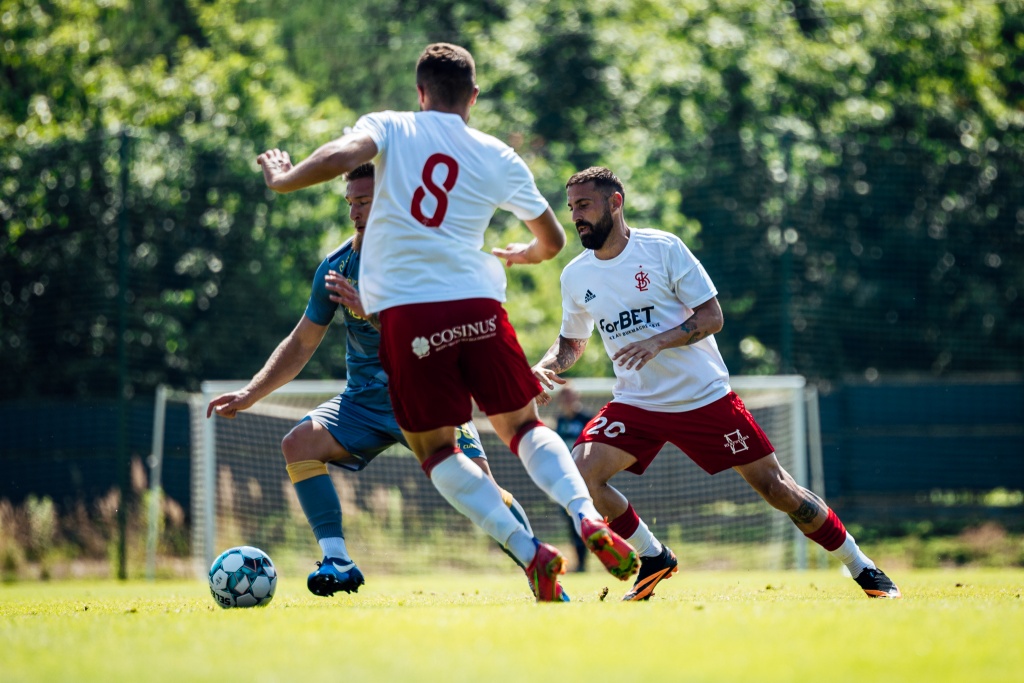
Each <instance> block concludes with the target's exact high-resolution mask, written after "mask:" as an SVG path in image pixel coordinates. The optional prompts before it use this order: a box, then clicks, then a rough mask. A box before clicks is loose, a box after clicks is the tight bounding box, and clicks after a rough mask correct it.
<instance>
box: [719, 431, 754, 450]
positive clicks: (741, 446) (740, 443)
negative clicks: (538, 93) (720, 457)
mask: <svg viewBox="0 0 1024 683" xmlns="http://www.w3.org/2000/svg"><path fill="white" fill-rule="evenodd" d="M722 436H724V437H725V447H726V448H728V449H729V450H731V451H732V454H733V455H736V454H737V453H742V452H743V451H747V450H750V449H749V448H748V447H747V439H749V438H750V437H749V436H743V435H742V434H740V430H738V429H737V430H736V431H735V432H731V433H729V434H723V435H722Z"/></svg>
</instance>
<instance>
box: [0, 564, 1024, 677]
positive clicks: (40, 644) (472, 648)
mask: <svg viewBox="0 0 1024 683" xmlns="http://www.w3.org/2000/svg"><path fill="white" fill-rule="evenodd" d="M893 576H894V578H895V579H896V581H897V583H898V584H899V585H900V587H901V588H902V589H903V592H904V595H905V596H906V597H905V598H904V599H903V600H901V601H882V600H869V599H867V598H865V597H864V596H863V594H862V593H861V592H860V590H859V589H858V588H857V586H856V585H855V584H854V583H853V581H851V580H850V579H849V578H845V577H842V576H841V575H839V573H838V572H836V571H828V572H816V571H815V572H805V573H796V572H776V573H754V572H742V573H740V572H737V573H716V572H694V573H684V572H680V573H679V574H677V575H676V576H675V577H673V578H672V580H670V581H668V582H667V583H663V584H662V585H661V586H660V587H659V589H658V591H657V595H656V596H655V597H654V598H653V599H652V600H651V601H650V602H648V603H621V602H619V601H618V598H619V597H621V595H622V594H623V593H624V592H625V590H626V589H627V587H628V585H627V584H626V583H620V582H618V581H614V580H612V579H610V577H607V576H606V575H604V574H599V573H587V574H583V575H579V574H571V575H568V576H567V577H566V578H565V581H564V584H565V585H566V588H567V590H568V591H569V593H570V594H571V595H572V597H573V600H574V602H573V603H572V604H569V605H536V604H534V602H533V600H532V597H531V596H530V595H529V594H528V592H527V586H526V580H525V577H523V576H522V575H521V574H515V573H512V572H509V574H507V575H501V576H496V575H484V576H479V575H470V574H445V575H438V576H414V577H393V576H370V577H368V583H367V585H366V586H364V587H363V588H362V589H360V592H359V594H358V595H346V594H344V593H342V594H339V595H337V596H335V597H333V598H316V597H315V596H312V595H310V594H308V593H307V592H306V588H305V582H304V580H303V579H299V578H295V577H288V578H284V579H282V580H281V582H280V584H279V586H278V590H277V595H276V596H275V597H274V600H273V602H272V603H271V604H270V605H269V606H268V607H266V608H256V609H248V610H243V609H235V610H222V609H220V608H219V607H217V606H215V605H214V604H213V601H212V600H211V598H210V596H209V595H208V593H207V589H206V585H205V583H203V582H200V581H195V582H174V583H164V582H158V583H143V582H130V583H115V582H88V583H86V582H63V583H20V584H11V585H4V586H0V680H3V681H4V683H14V682H16V681H58V680H72V681H129V680H132V681H136V680H145V681H147V682H148V681H175V682H180V681H182V680H188V681H197V680H209V681H226V680H238V679H241V678H247V679H251V680H259V681H261V682H266V681H312V680H318V679H324V678H326V679H327V680H351V681H435V680H437V681H440V680H445V681H475V682H479V681H488V680H490V681H513V680H515V681H518V680H522V681H538V680H558V681H567V682H568V681H588V682H593V681H609V680H629V681H636V680H644V679H645V677H650V678H651V679H653V680H686V681H759V682H763V681H799V680H828V681H856V682H858V683H863V682H864V681H930V682H934V681H958V682H959V681H1019V680H1021V676H1022V673H1021V672H1022V671H1024V648H1022V647H1021V644H1020V643H1021V634H1022V633H1024V598H1022V594H1024V571H1022V570H949V571H943V570H938V571H913V572H912V571H902V572H894V573H893ZM604 587H608V588H609V589H610V592H609V594H608V597H607V598H606V599H605V600H604V601H601V600H600V599H599V596H600V594H601V592H602V589H603V588H604Z"/></svg>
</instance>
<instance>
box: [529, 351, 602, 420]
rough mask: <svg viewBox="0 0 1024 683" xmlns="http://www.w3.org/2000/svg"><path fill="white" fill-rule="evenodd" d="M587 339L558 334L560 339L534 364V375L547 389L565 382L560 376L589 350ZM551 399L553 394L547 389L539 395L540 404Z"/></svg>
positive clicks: (545, 403)
mask: <svg viewBox="0 0 1024 683" xmlns="http://www.w3.org/2000/svg"><path fill="white" fill-rule="evenodd" d="M587 341H588V340H587V339H569V338H568V337H563V336H562V335H558V339H557V340H556V341H555V343H554V344H552V345H551V348H550V349H548V350H547V353H545V354H544V357H543V358H541V359H540V362H539V363H537V364H536V365H534V366H533V368H532V369H533V376H534V377H536V378H537V380H538V381H540V383H541V386H543V387H544V388H545V389H554V388H555V385H556V384H565V380H564V379H562V378H561V377H559V376H558V375H559V374H560V373H563V372H565V371H566V370H568V369H569V368H571V367H572V366H573V365H575V364H576V361H578V360H579V359H580V358H581V357H582V356H583V352H584V351H586V350H587ZM550 401H551V395H550V394H548V392H547V391H544V392H541V394H540V396H538V397H537V403H538V404H539V405H542V406H543V405H547V403H548V402H550Z"/></svg>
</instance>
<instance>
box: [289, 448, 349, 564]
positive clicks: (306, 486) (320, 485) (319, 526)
mask: <svg viewBox="0 0 1024 683" xmlns="http://www.w3.org/2000/svg"><path fill="white" fill-rule="evenodd" d="M325 469H326V468H325ZM294 486H295V493H296V494H298V497H299V503H300V504H301V505H302V511H303V512H304V513H305V514H306V519H307V520H309V526H310V527H311V528H312V529H313V535H314V536H315V537H316V540H317V542H319V541H321V540H323V539H332V538H341V539H343V538H344V534H343V533H342V530H341V501H340V500H339V499H338V492H337V491H335V490H334V484H333V483H332V482H331V477H330V475H328V474H327V473H326V472H324V473H323V474H318V475H315V476H312V477H309V478H307V479H302V480H301V481H297V482H295V483H294ZM321 545H323V544H321ZM342 547H343V546H342ZM338 559H348V558H338Z"/></svg>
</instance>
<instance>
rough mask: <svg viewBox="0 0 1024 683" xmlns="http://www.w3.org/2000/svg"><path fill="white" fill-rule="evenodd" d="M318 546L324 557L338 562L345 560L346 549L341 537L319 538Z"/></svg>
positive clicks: (346, 555) (346, 556)
mask: <svg viewBox="0 0 1024 683" xmlns="http://www.w3.org/2000/svg"><path fill="white" fill-rule="evenodd" d="M317 542H318V543H319V544H320V549H321V550H322V551H324V557H325V558H328V557H333V558H336V559H339V560H347V559H349V557H348V549H347V548H346V547H345V539H344V538H342V537H341V536H332V537H330V538H321V539H320V540H319V541H317Z"/></svg>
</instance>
